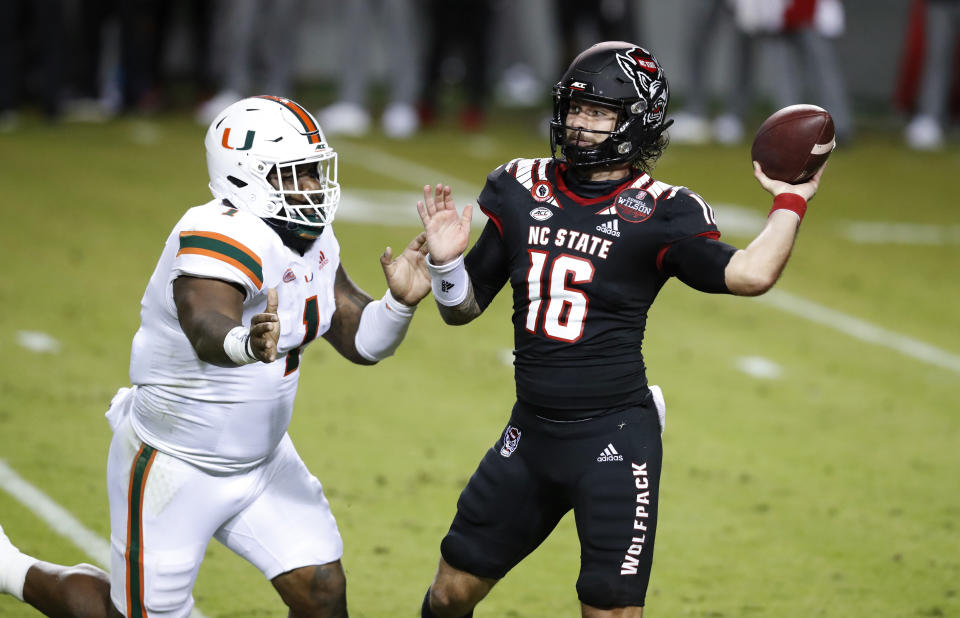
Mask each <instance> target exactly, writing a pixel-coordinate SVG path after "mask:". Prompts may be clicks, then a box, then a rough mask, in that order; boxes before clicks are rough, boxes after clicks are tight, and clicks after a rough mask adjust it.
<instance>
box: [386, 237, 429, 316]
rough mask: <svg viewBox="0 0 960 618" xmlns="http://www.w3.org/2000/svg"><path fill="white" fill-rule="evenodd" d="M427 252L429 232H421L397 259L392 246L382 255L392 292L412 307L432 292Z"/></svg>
mask: <svg viewBox="0 0 960 618" xmlns="http://www.w3.org/2000/svg"><path fill="white" fill-rule="evenodd" d="M426 254H427V233H426V232H420V233H419V234H417V236H416V238H414V239H413V240H411V241H410V244H409V245H407V248H406V249H404V250H403V253H401V254H400V257H398V258H397V259H395V260H394V259H393V249H391V248H390V247H387V248H386V250H385V251H384V252H383V255H381V256H380V266H381V268H383V274H384V276H385V277H386V278H387V285H388V286H390V293H391V294H393V297H394V298H396V299H397V300H399V301H400V302H401V303H403V304H405V305H408V306H410V307H412V306H414V305H416V304H417V303H418V302H420V300H421V299H422V298H423V297H424V296H426V295H427V294H428V293H430V273H429V272H428V271H427V264H426V262H424V259H423V258H424V256H426Z"/></svg>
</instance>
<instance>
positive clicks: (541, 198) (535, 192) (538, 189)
mask: <svg viewBox="0 0 960 618" xmlns="http://www.w3.org/2000/svg"><path fill="white" fill-rule="evenodd" d="M530 195H532V196H533V199H535V200H537V201H538V202H546V201H547V200H549V199H550V198H551V197H553V188H552V187H551V186H550V183H549V182H547V181H546V180H541V181H539V182H536V183H534V185H533V186H532V187H530Z"/></svg>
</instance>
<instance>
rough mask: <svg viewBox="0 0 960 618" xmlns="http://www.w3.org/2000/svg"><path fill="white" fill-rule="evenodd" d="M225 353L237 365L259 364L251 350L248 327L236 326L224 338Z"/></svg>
mask: <svg viewBox="0 0 960 618" xmlns="http://www.w3.org/2000/svg"><path fill="white" fill-rule="evenodd" d="M223 351H224V352H226V353H227V356H228V357H229V358H230V360H232V361H233V362H235V363H236V364H237V365H249V364H250V363H255V362H257V357H256V356H254V355H253V350H252V349H251V348H250V329H249V328H247V327H246V326H235V327H233V328H231V329H230V331H229V332H228V333H227V336H226V337H224V338H223Z"/></svg>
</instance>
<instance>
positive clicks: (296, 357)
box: [283, 296, 320, 377]
mask: <svg viewBox="0 0 960 618" xmlns="http://www.w3.org/2000/svg"><path fill="white" fill-rule="evenodd" d="M303 325H304V327H305V331H306V332H305V333H304V334H303V343H301V344H300V346H299V347H296V348H294V349H292V350H290V351H289V352H287V367H286V369H285V370H284V372H283V377H287V376H288V375H290V374H291V373H293V372H294V371H296V370H297V369H299V368H300V353H301V352H302V351H303V346H305V345H307V344H308V343H310V342H311V341H313V340H314V339H316V338H317V331H318V330H319V327H320V309H319V306H318V304H317V297H316V296H311V297H310V298H308V299H307V300H306V302H305V303H303Z"/></svg>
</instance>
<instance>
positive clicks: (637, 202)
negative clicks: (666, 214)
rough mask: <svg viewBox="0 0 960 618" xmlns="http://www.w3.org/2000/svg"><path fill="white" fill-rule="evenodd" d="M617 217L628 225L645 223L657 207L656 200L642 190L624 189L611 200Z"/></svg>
mask: <svg viewBox="0 0 960 618" xmlns="http://www.w3.org/2000/svg"><path fill="white" fill-rule="evenodd" d="M613 206H614V208H616V209H617V216H618V217H620V218H621V219H623V220H624V221H629V222H630V223H640V222H642V221H646V220H647V219H649V218H650V216H651V215H652V214H653V211H654V209H656V207H657V200H656V199H654V198H653V196H651V195H650V194H649V193H647V192H646V191H644V190H643V189H624V190H623V191H621V192H620V193H618V194H617V197H615V198H614V200H613Z"/></svg>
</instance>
